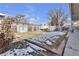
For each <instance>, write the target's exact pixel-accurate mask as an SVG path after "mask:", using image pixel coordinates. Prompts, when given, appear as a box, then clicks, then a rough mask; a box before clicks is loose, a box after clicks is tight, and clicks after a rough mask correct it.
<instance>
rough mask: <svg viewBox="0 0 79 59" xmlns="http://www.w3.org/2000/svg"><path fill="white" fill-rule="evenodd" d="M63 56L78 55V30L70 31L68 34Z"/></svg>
mask: <svg viewBox="0 0 79 59" xmlns="http://www.w3.org/2000/svg"><path fill="white" fill-rule="evenodd" d="M64 56H79V31H76V32H74V33H71V35H70V36H69V39H68V42H67V44H66V48H65V51H64Z"/></svg>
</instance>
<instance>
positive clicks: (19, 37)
mask: <svg viewBox="0 0 79 59" xmlns="http://www.w3.org/2000/svg"><path fill="white" fill-rule="evenodd" d="M41 34H46V32H42V31H33V32H24V33H15V34H14V36H15V40H14V41H18V40H22V39H24V38H25V39H28V38H32V37H34V36H37V35H41Z"/></svg>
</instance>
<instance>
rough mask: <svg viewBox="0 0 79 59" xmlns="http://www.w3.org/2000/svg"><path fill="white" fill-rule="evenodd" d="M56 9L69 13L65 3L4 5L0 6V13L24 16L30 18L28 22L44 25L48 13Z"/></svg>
mask: <svg viewBox="0 0 79 59" xmlns="http://www.w3.org/2000/svg"><path fill="white" fill-rule="evenodd" d="M57 8H59V9H62V10H63V11H64V12H65V13H69V9H68V4H65V3H63V4H62V3H60V4H59V3H57V4H56V3H47V4H46V3H35V4H34V3H16V4H15V3H4V4H0V13H5V14H7V15H11V16H15V15H16V14H25V15H26V16H27V17H31V19H30V21H31V22H33V23H46V22H48V11H49V10H51V9H57Z"/></svg>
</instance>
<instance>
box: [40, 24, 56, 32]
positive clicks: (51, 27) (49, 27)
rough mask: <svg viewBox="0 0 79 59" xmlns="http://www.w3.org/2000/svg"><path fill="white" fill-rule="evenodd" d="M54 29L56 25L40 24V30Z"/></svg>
mask: <svg viewBox="0 0 79 59" xmlns="http://www.w3.org/2000/svg"><path fill="white" fill-rule="evenodd" d="M55 29H56V26H51V25H48V24H41V26H40V30H42V31H54V30H55Z"/></svg>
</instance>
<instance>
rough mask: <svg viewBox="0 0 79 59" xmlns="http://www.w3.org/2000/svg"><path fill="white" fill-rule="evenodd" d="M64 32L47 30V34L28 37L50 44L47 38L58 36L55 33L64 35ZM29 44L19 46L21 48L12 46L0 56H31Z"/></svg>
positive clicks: (36, 47)
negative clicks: (22, 46) (24, 46)
mask: <svg viewBox="0 0 79 59" xmlns="http://www.w3.org/2000/svg"><path fill="white" fill-rule="evenodd" d="M64 34H65V33H63V32H48V33H47V34H42V35H39V36H36V37H33V38H30V39H31V40H34V41H36V42H39V41H41V42H44V41H45V42H46V43H47V44H48V45H52V43H51V42H50V41H49V39H50V40H53V38H58V37H56V36H55V35H64ZM53 36H54V37H53ZM25 44H26V43H25ZM28 44H29V45H30V46H32V47H34V48H35V49H36V50H45V49H43V48H40V47H38V46H36V45H33V44H31V43H28ZM30 46H28V47H26V48H21V49H16V48H13V49H10V50H8V51H6V52H5V53H2V54H0V55H1V56H32V55H31V54H30V52H33V51H34V50H33V49H32V48H31V47H30Z"/></svg>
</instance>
